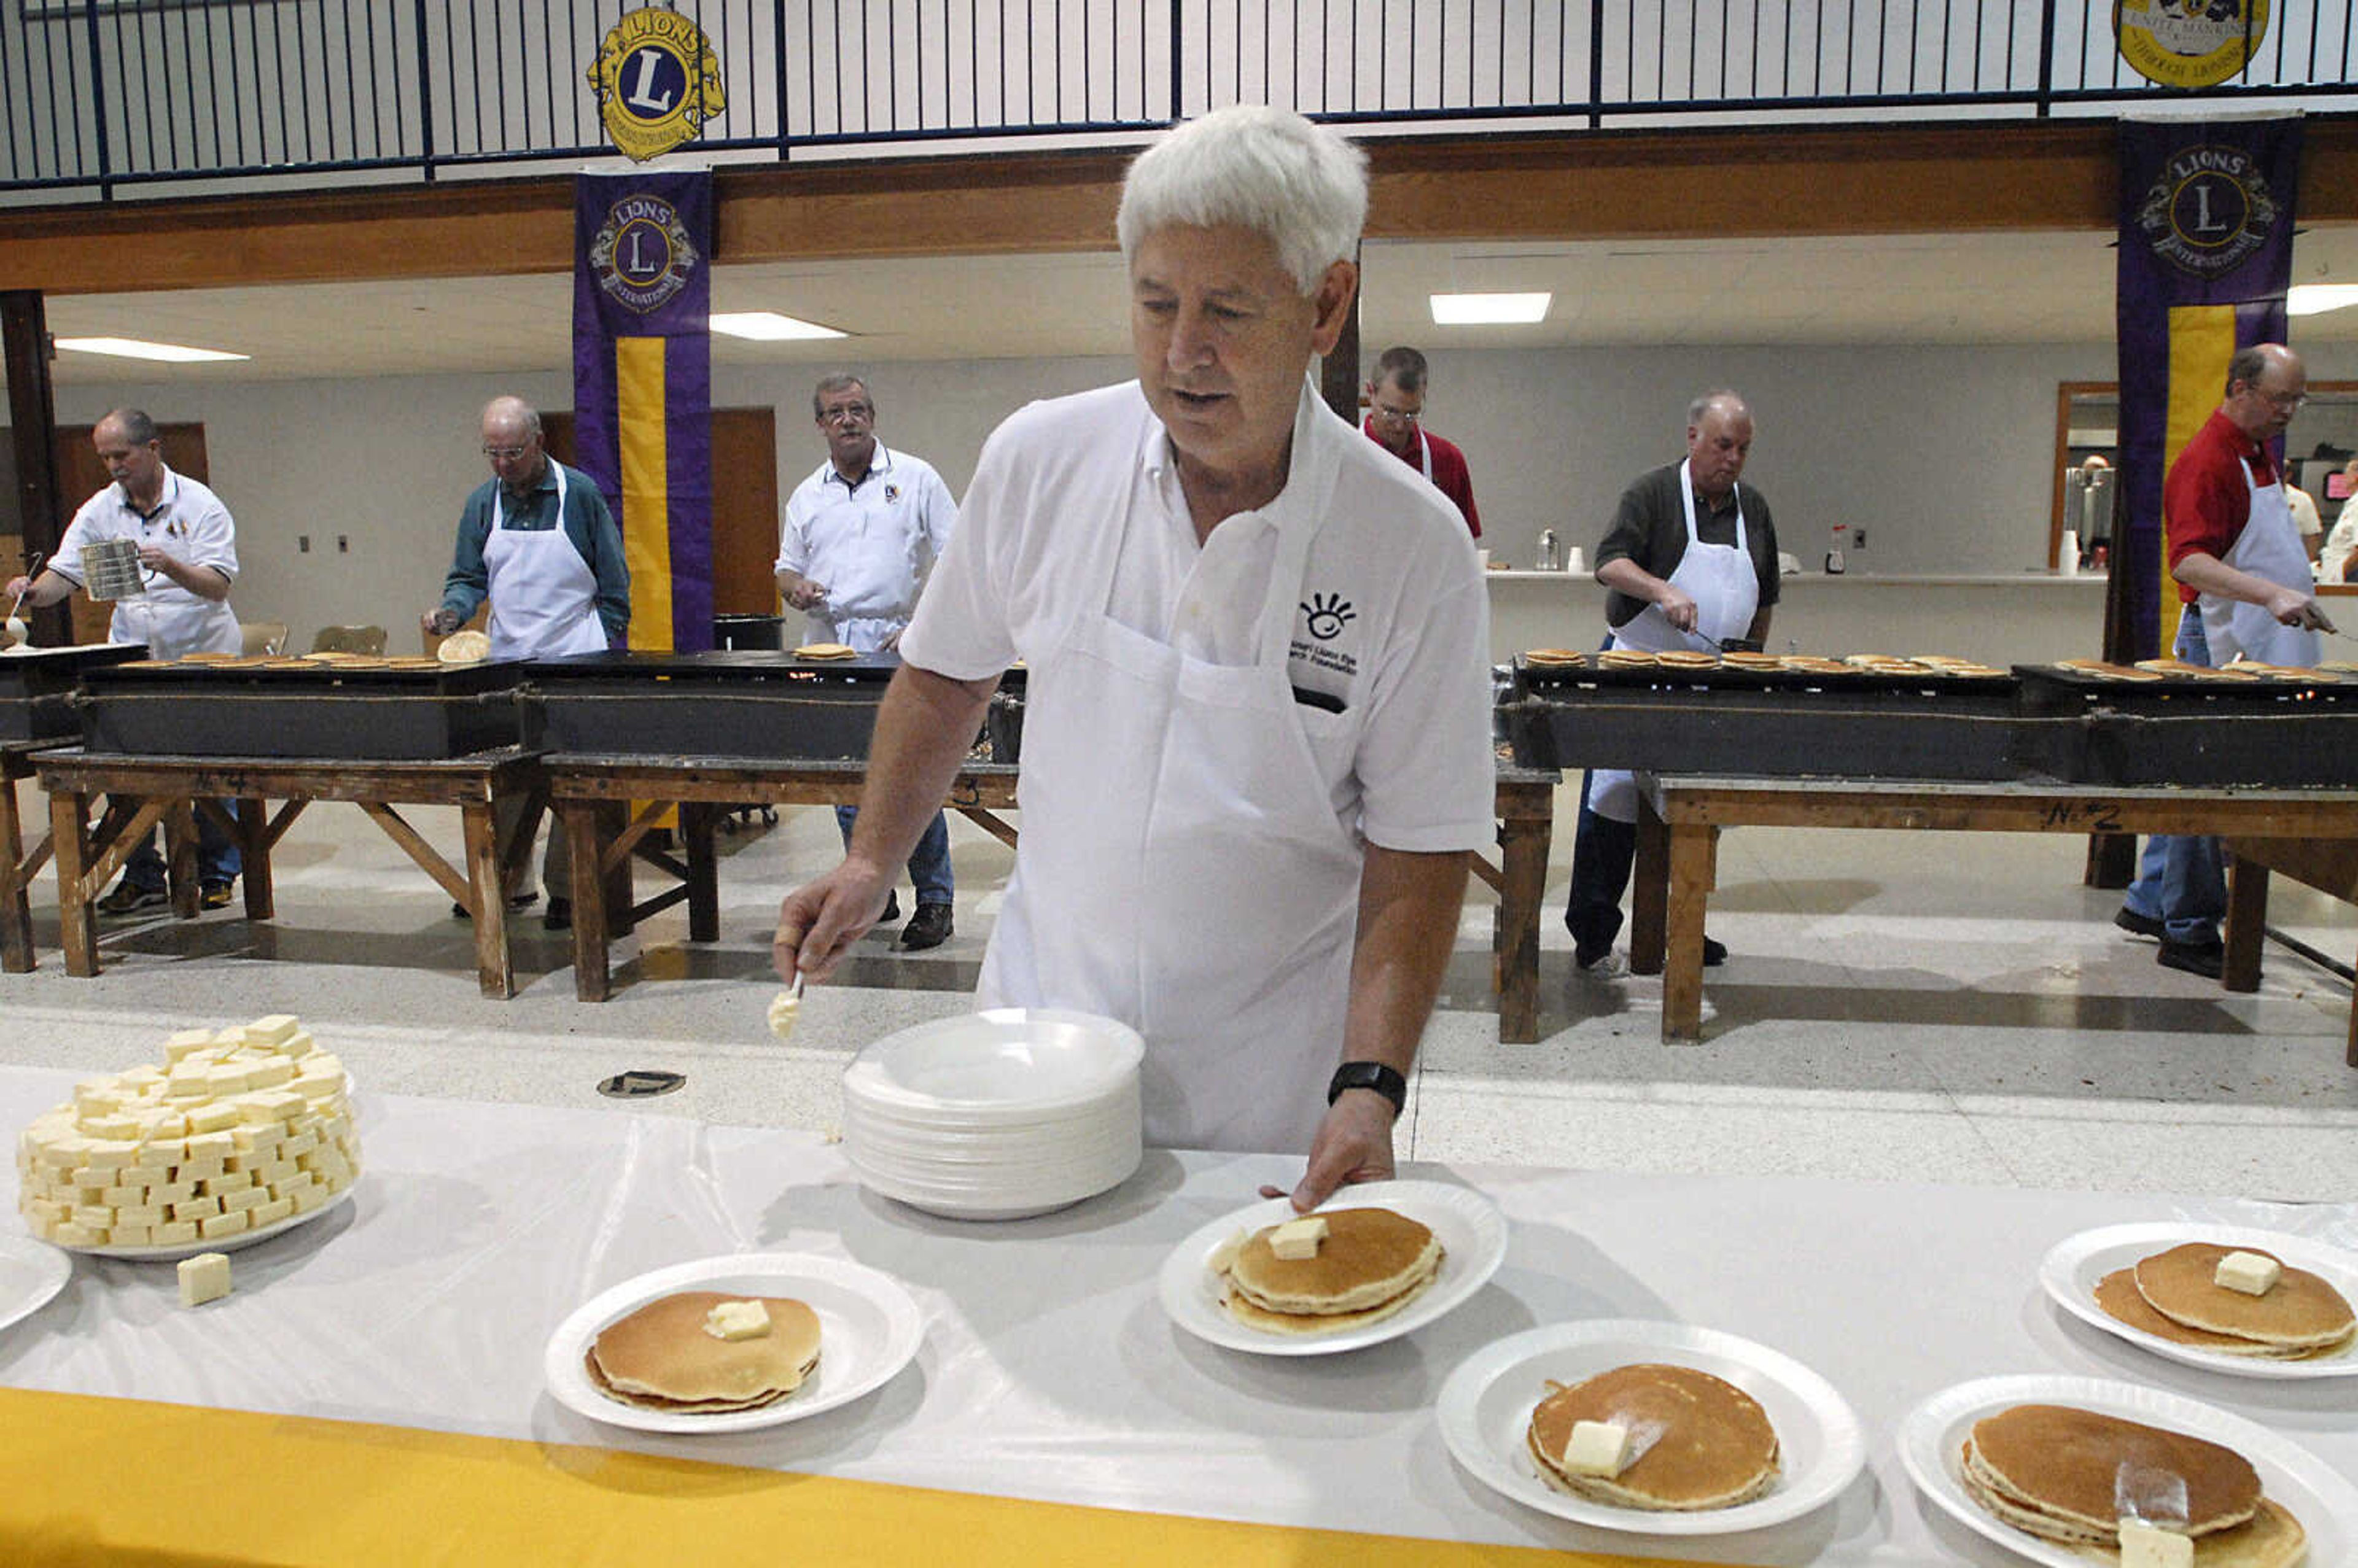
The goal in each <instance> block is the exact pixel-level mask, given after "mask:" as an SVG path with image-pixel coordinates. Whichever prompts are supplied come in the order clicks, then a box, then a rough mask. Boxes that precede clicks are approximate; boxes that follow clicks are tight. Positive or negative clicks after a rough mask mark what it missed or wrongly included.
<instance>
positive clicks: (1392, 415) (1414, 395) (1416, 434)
mask: <svg viewBox="0 0 2358 1568" xmlns="http://www.w3.org/2000/svg"><path fill="white" fill-rule="evenodd" d="M1425 379H1426V371H1425V363H1424V356H1423V355H1422V354H1421V353H1419V352H1417V351H1415V350H1414V349H1407V348H1400V349H1386V350H1385V351H1383V353H1382V354H1381V355H1380V356H1379V357H1378V358H1377V360H1376V375H1375V379H1374V380H1373V381H1370V382H1369V383H1368V417H1367V420H1366V422H1365V423H1364V424H1362V425H1361V426H1360V428H1361V429H1363V430H1365V431H1366V432H1367V433H1368V438H1369V439H1370V440H1372V441H1374V442H1375V443H1376V444H1377V445H1378V446H1379V447H1381V448H1383V449H1384V450H1386V451H1388V452H1390V453H1391V455H1392V456H1394V457H1396V458H1398V459H1400V460H1401V461H1402V462H1404V463H1406V464H1408V466H1409V467H1411V468H1412V469H1415V470H1418V471H1419V472H1420V473H1422V474H1423V475H1424V477H1425V480H1426V482H1428V483H1430V484H1431V485H1433V488H1434V489H1436V490H1438V491H1440V492H1441V493H1442V494H1444V495H1445V496H1447V497H1449V500H1450V503H1452V504H1453V505H1455V507H1456V508H1457V514H1458V515H1459V516H1460V517H1463V518H1465V519H1466V527H1467V528H1469V529H1471V530H1472V531H1473V534H1474V536H1475V537H1476V538H1477V539H1478V538H1480V537H1481V536H1482V514H1481V513H1480V512H1479V511H1477V510H1476V508H1475V505H1474V475H1473V473H1472V472H1471V470H1468V469H1467V468H1466V454H1465V453H1464V452H1462V451H1459V450H1458V449H1457V446H1456V444H1455V442H1452V441H1445V440H1444V439H1442V438H1440V437H1439V436H1436V435H1434V434H1433V432H1432V431H1430V430H1428V429H1426V428H1425V427H1424V388H1425Z"/></svg>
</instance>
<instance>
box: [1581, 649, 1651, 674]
mask: <svg viewBox="0 0 2358 1568" xmlns="http://www.w3.org/2000/svg"><path fill="white" fill-rule="evenodd" d="M1657 662H1658V661H1657V660H1656V658H1655V656H1654V655H1653V654H1650V653H1648V652H1646V651H1645V650H1644V649H1643V648H1607V649H1606V650H1605V651H1604V652H1603V653H1601V654H1597V655H1596V663H1597V665H1599V666H1600V667H1602V668H1604V669H1608V670H1638V669H1651V668H1653V667H1654V665H1655V664H1656V663H1657Z"/></svg>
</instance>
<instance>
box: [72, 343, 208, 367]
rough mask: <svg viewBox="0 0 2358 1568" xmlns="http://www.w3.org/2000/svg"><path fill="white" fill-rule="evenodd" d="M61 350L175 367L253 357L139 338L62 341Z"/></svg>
mask: <svg viewBox="0 0 2358 1568" xmlns="http://www.w3.org/2000/svg"><path fill="white" fill-rule="evenodd" d="M58 347H59V348H61V349H73V350H76V351H80V352H81V353H85V354H114V355H115V356H116V357H117V358H119V359H126V360H168V361H170V362H172V363H174V364H193V363H195V362H198V361H200V360H243V359H251V358H252V357H253V356H252V355H250V354H233V353H230V352H228V351H225V350H222V349H189V348H183V347H181V346H180V345H179V344H178V343H147V342H142V341H140V340H138V339H137V338H59V340H58Z"/></svg>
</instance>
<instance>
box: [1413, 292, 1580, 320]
mask: <svg viewBox="0 0 2358 1568" xmlns="http://www.w3.org/2000/svg"><path fill="white" fill-rule="evenodd" d="M1554 297H1555V296H1554V295H1552V294H1436V295H1434V296H1433V325H1434V326H1436V327H1495V326H1499V325H1503V324H1506V323H1509V322H1524V321H1544V320H1546V319H1547V313H1548V302H1549V301H1551V300H1552V299H1553V298H1554Z"/></svg>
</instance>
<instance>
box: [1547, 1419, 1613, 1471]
mask: <svg viewBox="0 0 2358 1568" xmlns="http://www.w3.org/2000/svg"><path fill="white" fill-rule="evenodd" d="M1628 1464H1629V1429H1628V1427H1626V1426H1621V1425H1618V1424H1617V1423H1616V1422H1609V1421H1576V1422H1573V1423H1572V1438H1571V1440H1570V1441H1569V1442H1567V1443H1566V1444H1564V1445H1563V1467H1564V1469H1565V1470H1567V1471H1569V1472H1570V1473H1571V1474H1573V1475H1574V1476H1618V1475H1619V1474H1621V1472H1622V1471H1623V1470H1624V1469H1626V1468H1627V1467H1628Z"/></svg>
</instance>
